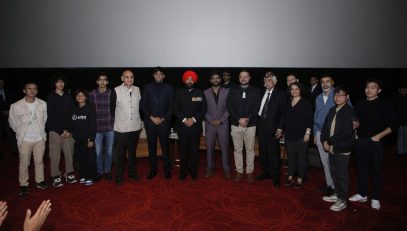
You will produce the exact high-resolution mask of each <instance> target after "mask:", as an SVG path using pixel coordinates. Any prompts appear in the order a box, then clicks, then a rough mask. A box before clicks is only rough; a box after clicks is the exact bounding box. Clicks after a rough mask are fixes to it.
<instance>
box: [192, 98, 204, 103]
mask: <svg viewBox="0 0 407 231" xmlns="http://www.w3.org/2000/svg"><path fill="white" fill-rule="evenodd" d="M199 101H202V97H192V102H199Z"/></svg>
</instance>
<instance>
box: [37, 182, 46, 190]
mask: <svg viewBox="0 0 407 231" xmlns="http://www.w3.org/2000/svg"><path fill="white" fill-rule="evenodd" d="M36 185H37V188H39V189H47V188H48V184H47V183H45V181H42V182H40V183H37V184H36Z"/></svg>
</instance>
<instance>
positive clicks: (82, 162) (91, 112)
mask: <svg viewBox="0 0 407 231" xmlns="http://www.w3.org/2000/svg"><path fill="white" fill-rule="evenodd" d="M75 100H76V102H77V106H76V107H74V109H73V112H72V117H71V118H72V119H71V122H72V123H71V131H72V134H73V138H74V139H75V155H76V157H77V159H78V164H79V177H80V181H79V182H80V183H82V184H85V185H92V184H93V181H94V179H95V176H96V150H95V136H96V111H95V109H94V108H93V107H92V105H91V104H90V103H89V102H88V92H87V91H86V90H84V89H78V90H77V91H76V92H75Z"/></svg>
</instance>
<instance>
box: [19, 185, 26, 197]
mask: <svg viewBox="0 0 407 231" xmlns="http://www.w3.org/2000/svg"><path fill="white" fill-rule="evenodd" d="M18 195H19V196H27V195H28V186H20V192H19V193H18Z"/></svg>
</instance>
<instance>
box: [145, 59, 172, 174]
mask: <svg viewBox="0 0 407 231" xmlns="http://www.w3.org/2000/svg"><path fill="white" fill-rule="evenodd" d="M153 76H154V82H153V83H149V84H147V85H146V86H145V89H144V92H143V97H142V98H141V104H140V107H141V111H142V112H143V114H144V127H145V129H146V134H147V141H148V157H149V159H150V173H149V174H148V176H147V179H149V180H150V179H153V178H154V177H155V175H156V174H157V138H159V140H160V144H161V149H162V157H163V160H164V176H165V179H170V178H171V160H170V155H169V140H168V139H169V137H168V134H169V130H170V129H169V128H170V122H171V114H172V96H173V88H172V86H170V85H169V84H167V83H164V79H165V74H164V72H163V71H162V69H161V68H160V67H157V68H155V69H154V70H153Z"/></svg>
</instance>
